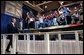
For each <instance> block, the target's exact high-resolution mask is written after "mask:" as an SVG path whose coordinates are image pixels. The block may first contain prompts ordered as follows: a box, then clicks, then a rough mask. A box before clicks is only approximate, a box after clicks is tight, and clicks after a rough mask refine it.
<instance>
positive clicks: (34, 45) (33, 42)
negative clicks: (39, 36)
mask: <svg viewBox="0 0 84 55" xmlns="http://www.w3.org/2000/svg"><path fill="white" fill-rule="evenodd" d="M33 43H34V52H35V35H34V34H33Z"/></svg>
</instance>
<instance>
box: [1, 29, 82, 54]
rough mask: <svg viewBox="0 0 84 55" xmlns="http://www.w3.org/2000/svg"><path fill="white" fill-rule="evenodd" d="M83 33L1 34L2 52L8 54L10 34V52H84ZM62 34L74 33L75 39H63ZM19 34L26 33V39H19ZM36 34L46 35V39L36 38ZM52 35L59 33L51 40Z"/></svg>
mask: <svg viewBox="0 0 84 55" xmlns="http://www.w3.org/2000/svg"><path fill="white" fill-rule="evenodd" d="M81 33H83V30H76V31H58V32H42V33H40V32H39V33H16V34H1V54H7V53H6V51H5V49H6V47H7V45H8V42H9V40H8V39H7V38H6V37H7V36H8V35H12V38H13V41H12V44H13V48H10V51H11V52H10V54H16V52H18V54H22V53H23V54H83V41H79V34H81ZM62 34H74V35H75V39H74V40H62ZM19 35H24V40H19V39H18V37H19ZM30 35H33V40H30V37H31V36H30ZM35 35H44V40H36V39H35V37H36V36H35ZM50 35H57V37H58V39H56V40H54V41H51V40H50ZM67 37H68V36H67Z"/></svg>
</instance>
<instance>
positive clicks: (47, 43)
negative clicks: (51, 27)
mask: <svg viewBox="0 0 84 55" xmlns="http://www.w3.org/2000/svg"><path fill="white" fill-rule="evenodd" d="M44 38H45V46H46V48H47V49H46V50H47V53H48V54H50V42H49V33H46V34H45V36H44Z"/></svg>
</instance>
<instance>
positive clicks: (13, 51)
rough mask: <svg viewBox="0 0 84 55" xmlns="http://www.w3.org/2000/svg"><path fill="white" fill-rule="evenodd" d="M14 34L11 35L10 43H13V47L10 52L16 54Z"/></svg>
mask: <svg viewBox="0 0 84 55" xmlns="http://www.w3.org/2000/svg"><path fill="white" fill-rule="evenodd" d="M16 37H17V36H16V34H13V36H12V40H13V41H12V45H13V49H12V51H11V54H16Z"/></svg>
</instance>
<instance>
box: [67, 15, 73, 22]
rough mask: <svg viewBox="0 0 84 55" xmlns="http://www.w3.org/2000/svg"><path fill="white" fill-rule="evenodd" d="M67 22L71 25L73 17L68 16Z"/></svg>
mask: <svg viewBox="0 0 84 55" xmlns="http://www.w3.org/2000/svg"><path fill="white" fill-rule="evenodd" d="M66 20H67V24H71V21H72V19H71V16H66Z"/></svg>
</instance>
